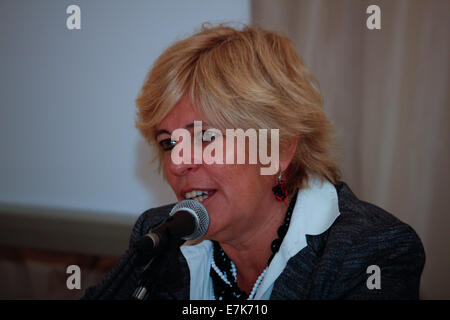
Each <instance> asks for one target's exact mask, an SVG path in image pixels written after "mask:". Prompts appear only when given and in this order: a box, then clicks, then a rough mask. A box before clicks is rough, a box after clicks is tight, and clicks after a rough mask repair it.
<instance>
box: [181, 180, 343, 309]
mask: <svg viewBox="0 0 450 320" xmlns="http://www.w3.org/2000/svg"><path fill="white" fill-rule="evenodd" d="M339 214H340V213H339V205H338V197H337V192H336V189H335V187H334V186H333V185H332V184H331V183H330V182H328V181H327V180H325V181H324V182H323V183H321V181H320V178H319V177H318V176H315V175H309V188H307V189H303V190H300V191H299V192H298V195H297V202H296V204H295V207H294V211H293V212H292V217H291V223H290V225H289V229H288V232H287V233H286V236H285V237H284V239H283V242H282V243H281V246H280V250H279V251H278V252H277V253H276V254H275V256H274V257H273V259H272V261H271V262H270V265H269V267H268V269H267V272H266V275H265V276H264V279H263V280H262V282H261V284H260V285H259V287H258V289H257V291H256V294H255V300H268V299H269V298H270V295H271V294H272V289H273V285H274V283H275V280H276V279H277V278H278V276H279V275H280V274H281V272H282V271H283V270H284V268H285V267H286V264H287V262H288V260H289V259H290V258H291V257H293V256H295V255H296V254H297V253H298V252H299V251H300V250H302V249H303V248H304V247H306V245H307V244H306V235H318V234H321V233H323V232H325V231H326V230H327V229H328V228H329V227H330V226H331V225H332V224H333V222H334V221H335V220H336V218H337V217H338V216H339ZM181 252H182V253H183V255H184V257H185V258H186V261H187V263H188V266H189V272H190V299H191V300H212V299H214V290H213V284H212V279H211V276H210V270H211V262H212V258H213V245H212V242H211V241H209V240H204V241H202V242H201V243H199V244H196V245H183V246H181Z"/></svg>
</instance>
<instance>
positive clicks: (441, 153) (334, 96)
mask: <svg viewBox="0 0 450 320" xmlns="http://www.w3.org/2000/svg"><path fill="white" fill-rule="evenodd" d="M373 4H375V5H377V6H379V8H380V11H381V29H379V30H377V29H375V30H370V29H368V28H367V26H366V21H367V19H368V18H369V16H370V14H368V13H366V9H367V7H368V6H369V5H373ZM70 5H78V6H79V8H80V10H81V11H80V18H81V29H79V30H77V29H74V30H70V29H68V28H67V25H66V21H67V19H68V18H69V17H70V16H71V14H70V13H66V9H67V8H68V7H69V6H70ZM207 21H209V22H212V23H220V22H232V23H245V24H257V25H259V26H262V27H264V28H269V29H275V30H279V31H281V32H283V33H284V34H286V35H288V36H289V37H290V38H291V39H292V40H293V41H294V42H295V43H296V45H297V48H298V50H299V53H300V55H301V57H302V58H303V60H304V62H305V64H306V66H307V67H308V68H310V69H311V71H312V72H313V73H314V74H315V75H316V77H317V78H318V80H319V83H320V85H321V89H322V92H323V96H324V100H325V104H324V108H325V111H326V113H327V115H328V116H329V118H330V119H331V121H332V122H333V123H334V125H335V128H336V131H337V134H338V136H337V139H338V145H339V146H340V164H341V168H342V171H343V180H344V181H345V182H346V183H347V184H348V185H349V186H350V188H351V189H352V190H353V191H354V193H355V194H356V195H357V196H358V197H359V198H360V199H362V200H365V201H368V202H371V203H374V204H376V205H378V206H380V207H382V208H384V209H386V210H387V211H389V212H391V213H392V214H394V215H395V216H397V217H398V218H400V219H401V220H402V221H404V222H406V223H408V224H409V225H411V226H412V227H413V228H414V229H415V230H416V232H417V233H418V235H419V236H420V238H421V239H422V242H423V244H424V247H425V252H426V264H425V270H424V273H423V275H422V282H421V291H420V295H421V298H422V299H450V272H449V270H450V252H449V245H450V232H449V231H450V230H449V229H450V228H449V226H450V215H449V209H448V208H449V207H450V201H449V195H448V191H445V190H448V189H447V186H446V184H447V183H448V182H449V178H450V173H449V146H450V137H449V119H450V115H449V109H450V108H449V43H450V42H449V40H450V37H449V31H450V25H449V21H450V2H449V1H446V0H442V1H440V0H433V1H421V0H409V1H407V0H396V1H379V0H373V1H363V0H339V1H338V0H336V1H321V0H298V1H296V0H292V1H288V0H283V1H271V0H253V1H252V0H233V1H206V0H202V1H200V0H194V1H182V0H170V1H144V0H133V1H125V0H121V1H119V0H96V1H88V0H78V1H77V0H72V1H70V0H69V1H61V0H39V1H24V0H0V299H77V298H79V297H81V296H82V294H83V292H84V290H85V289H86V288H87V287H88V286H90V285H93V284H95V283H97V282H98V281H99V280H100V279H101V278H102V277H103V276H104V275H105V273H106V272H107V271H108V270H109V269H110V268H111V267H112V266H113V265H114V264H115V263H116V262H117V261H118V258H119V257H120V255H121V254H122V253H123V252H124V251H125V250H126V248H127V246H128V240H129V236H130V232H131V228H132V226H133V224H134V222H135V221H136V219H137V217H138V216H139V215H140V214H141V213H142V212H144V211H145V210H146V209H148V208H151V207H156V206H160V205H163V204H167V203H171V202H175V201H176V198H175V197H174V196H173V195H172V192H171V190H170V188H169V187H168V186H167V185H166V184H165V183H164V181H163V179H162V177H161V176H160V175H159V174H158V173H157V171H156V165H155V164H153V163H151V160H152V158H153V152H152V150H151V149H150V148H149V147H148V146H147V144H146V143H145V142H144V140H143V139H142V138H141V137H140V136H139V135H138V131H137V130H136V129H135V127H134V119H135V111H136V109H135V104H134V100H135V98H136V96H137V93H138V91H139V89H140V87H141V85H142V84H143V81H144V78H145V76H146V74H147V72H148V70H149V68H150V67H151V65H152V63H153V61H154V60H155V59H156V57H157V56H158V55H159V54H160V53H162V51H163V50H164V49H165V48H166V47H167V46H168V45H169V44H171V43H172V42H173V41H176V40H178V39H181V38H184V37H186V36H188V35H190V34H192V33H193V32H194V31H196V30H198V29H199V28H200V26H201V24H202V23H203V22H207ZM73 264H75V265H78V266H79V267H80V269H81V289H79V290H78V289H74V290H69V289H68V288H67V286H66V279H67V277H68V276H69V274H67V273H66V268H67V267H68V266H69V265H73Z"/></svg>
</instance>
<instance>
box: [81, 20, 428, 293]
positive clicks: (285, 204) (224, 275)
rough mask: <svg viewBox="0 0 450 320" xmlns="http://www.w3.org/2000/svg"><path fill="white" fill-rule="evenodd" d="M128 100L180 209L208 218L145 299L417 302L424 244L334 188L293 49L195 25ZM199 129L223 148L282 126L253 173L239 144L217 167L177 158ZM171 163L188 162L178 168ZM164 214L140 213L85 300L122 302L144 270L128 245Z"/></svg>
mask: <svg viewBox="0 0 450 320" xmlns="http://www.w3.org/2000/svg"><path fill="white" fill-rule="evenodd" d="M136 101H137V106H138V118H137V127H138V129H139V130H140V132H141V133H142V135H143V136H144V137H145V138H146V140H147V141H148V142H149V143H150V144H153V145H154V146H155V147H156V150H158V155H159V157H158V159H159V160H160V168H162V169H163V172H164V177H165V179H166V180H167V182H168V183H169V184H170V186H171V188H172V189H173V191H174V192H175V194H176V196H177V199H178V200H179V201H181V200H185V199H189V198H193V199H195V200H197V201H200V202H202V204H203V205H204V206H205V208H206V209H207V211H208V213H209V216H210V225H209V228H208V230H207V232H206V234H205V235H204V237H203V238H202V239H201V240H202V241H198V242H196V243H189V244H185V245H183V246H182V247H181V248H180V249H178V248H177V247H175V248H172V249H171V250H167V253H165V254H163V256H162V257H161V258H160V261H159V262H158V264H156V265H153V266H152V268H153V269H152V271H151V272H152V273H153V284H152V287H153V291H152V293H151V294H150V295H149V296H148V298H153V299H165V298H177V299H371V298H382V299H387V298H392V299H414V298H418V291H419V281H420V276H421V273H422V269H423V266H424V259H425V258H424V251H423V247H422V244H421V242H420V239H419V238H418V236H417V235H416V233H415V232H414V230H413V229H411V228H410V227H409V226H407V225H406V224H404V223H402V222H400V221H399V220H398V219H396V218H395V217H394V216H392V215H391V214H389V213H387V212H385V211H383V210H382V209H380V208H378V207H376V206H374V205H372V204H369V203H366V202H362V201H360V200H358V199H357V198H356V197H355V195H354V194H353V193H352V192H351V190H350V189H349V187H348V186H347V185H346V184H345V183H343V182H340V173H339V169H338V166H337V164H336V160H335V158H334V157H333V155H332V151H331V150H332V142H333V139H332V127H331V125H330V123H329V121H328V120H327V118H326V116H325V114H324V112H323V110H322V99H321V93H320V91H319V89H318V85H317V84H316V82H315V80H314V77H313V76H312V75H311V74H310V73H309V71H308V70H307V69H306V67H305V66H304V65H303V63H302V61H301V59H300V58H299V56H298V55H297V53H296V52H295V49H294V45H293V44H292V42H291V41H290V40H289V39H287V38H286V37H284V36H282V35H279V34H277V33H275V32H271V31H267V30H262V29H259V28H253V27H244V28H243V29H242V30H238V29H235V28H232V27H228V26H224V25H220V26H217V27H212V26H209V25H204V26H203V28H202V30H201V31H200V32H198V33H196V34H194V35H192V36H191V37H189V38H187V39H185V40H182V41H178V42H176V43H175V44H173V45H172V46H171V47H169V48H168V49H167V50H166V51H165V52H164V53H163V54H162V55H161V56H160V57H159V58H158V59H157V61H156V62H155V64H154V65H153V67H152V69H151V71H150V72H149V75H148V77H147V79H146V81H145V83H144V85H143V87H142V90H141V92H140V95H139V97H138V98H137V100H136ZM199 123H200V124H201V127H200V134H203V136H201V137H200V141H201V142H200V143H201V147H203V148H208V146H211V144H213V143H214V142H215V141H216V139H222V138H227V137H229V134H228V132H230V131H227V129H228V130H230V129H237V128H240V129H243V131H244V132H247V133H250V132H251V131H249V130H255V131H258V130H263V129H267V130H273V129H278V131H276V132H278V133H279V136H277V135H275V136H272V135H270V137H269V135H266V137H267V139H268V140H267V144H268V145H269V146H270V147H271V149H270V150H271V156H272V157H274V156H276V157H274V158H272V159H275V160H274V161H275V164H274V168H276V171H274V172H272V173H271V174H262V171H261V169H262V168H264V167H267V161H266V162H265V163H262V162H261V161H260V162H259V163H254V161H253V162H252V161H250V160H251V158H252V157H254V156H255V149H252V148H250V147H249V148H246V149H245V161H243V162H244V163H242V161H241V162H240V163H239V162H238V161H237V157H238V156H237V154H238V152H239V151H242V150H241V149H242V145H241V147H239V145H238V147H236V145H233V146H232V147H231V148H229V146H227V148H225V145H224V144H218V145H215V148H213V149H214V150H213V151H211V149H210V150H209V151H211V152H210V156H211V157H215V160H222V158H223V161H216V162H213V163H211V161H210V162H208V163H207V161H205V159H199V158H198V156H199V153H195V152H192V153H190V154H188V151H190V150H189V149H177V148H178V147H177V146H180V143H182V142H183V141H184V143H188V142H190V141H189V137H188V136H183V138H182V139H176V138H174V132H175V130H178V129H180V128H182V129H184V130H186V131H187V132H188V133H190V134H191V136H192V134H193V133H196V134H198V132H199V131H198V130H197V131H196V132H194V131H195V126H197V127H198V125H199ZM197 129H198V128H197ZM211 132H212V134H211ZM206 133H210V136H209V137H207V138H205V136H206ZM263 137H264V136H263ZM197 138H198V137H197ZM247 138H248V146H250V142H251V137H250V135H249V136H248V137H247ZM192 139H193V141H194V140H195V139H196V137H195V135H194V137H193V138H192ZM233 139H234V138H233ZM253 142H254V140H253ZM261 142H264V139H261V136H260V139H258V143H261ZM193 144H194V145H195V142H193ZM187 146H188V147H189V146H192V144H189V143H188V144H187ZM273 146H277V147H278V146H279V148H272V147H273ZM222 147H223V149H224V150H223V153H221V152H222V149H221V148H222ZM257 147H258V148H261V144H259V145H258V146H257ZM266 147H267V146H266ZM240 148H241V149H240ZM175 150H176V152H175ZM180 150H182V152H180ZM258 151H259V153H258V155H259V156H261V152H260V150H258ZM266 151H267V149H266ZM185 152H186V153H185ZM274 153H277V154H274ZM177 154H178V155H180V156H182V157H184V158H183V159H184V160H185V161H184V162H181V163H180V162H176V161H174V156H176V155H177ZM181 154H182V155H181ZM204 155H205V153H203V154H200V157H202V156H203V157H204ZM196 157H197V158H196ZM189 160H190V161H189ZM230 160H231V161H230ZM233 160H234V161H233ZM241 160H242V159H241ZM172 207H173V204H172V205H168V206H164V207H160V208H154V209H150V210H148V211H146V212H145V213H144V214H143V215H141V217H140V218H139V219H138V221H137V223H136V225H135V227H134V230H133V233H132V236H131V242H130V250H129V251H128V252H127V253H125V254H124V256H123V257H122V259H121V261H120V262H119V263H118V265H117V266H116V267H115V268H114V269H113V270H112V271H111V273H110V274H109V275H108V276H107V277H106V278H105V279H104V280H103V281H102V282H101V283H100V284H99V285H97V286H95V287H92V288H90V289H88V291H87V293H86V296H85V298H91V299H127V298H130V297H131V296H132V294H133V292H134V290H135V289H136V287H137V286H138V285H139V281H140V279H142V277H143V273H142V272H143V270H144V266H143V265H142V263H141V264H139V263H136V262H134V260H133V259H132V258H131V251H132V250H131V248H133V244H134V243H135V242H136V240H137V239H139V238H140V237H141V236H143V235H144V234H145V233H147V232H148V230H149V229H151V227H152V226H153V225H154V224H155V223H156V222H158V221H160V219H161V218H163V217H167V215H168V214H169V212H170V209H171V208H172Z"/></svg>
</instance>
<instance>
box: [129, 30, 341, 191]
mask: <svg viewBox="0 0 450 320" xmlns="http://www.w3.org/2000/svg"><path fill="white" fill-rule="evenodd" d="M185 95H187V96H188V97H189V98H190V99H191V102H192V104H193V106H194V108H198V109H197V110H200V111H202V112H204V114H205V115H207V116H208V120H210V123H211V124H212V125H213V127H214V128H217V129H220V130H224V129H226V128H242V129H244V130H246V129H249V128H254V129H272V128H278V129H279V130H280V131H279V134H280V148H281V149H283V145H285V143H286V141H289V140H290V139H291V138H298V139H299V140H298V141H299V142H298V145H297V149H296V152H295V154H294V157H293V159H292V161H291V163H290V165H289V167H288V168H287V169H286V170H285V172H284V173H283V175H284V179H285V180H286V183H287V185H288V186H289V190H293V189H294V188H296V187H298V188H304V187H306V186H307V185H308V173H316V174H318V175H319V176H320V177H321V178H322V179H327V180H329V181H330V182H332V183H333V184H336V183H337V181H338V180H339V179H340V170H339V168H338V165H337V161H336V158H335V156H333V152H332V147H333V141H334V138H333V128H332V125H331V124H330V122H329V121H328V119H327V117H326V115H325V113H324V111H323V108H322V96H321V93H320V90H319V86H318V84H317V81H316V80H315V78H314V77H313V75H312V74H311V73H310V72H309V71H308V69H307V68H306V67H305V65H304V64H303V62H302V60H301V59H300V57H299V55H298V54H297V52H296V50H295V46H294V44H293V43H292V41H291V40H289V39H288V38H287V37H285V36H283V35H281V34H279V33H278V32H274V31H269V30H264V29H261V28H258V27H250V26H243V27H242V28H240V29H237V28H234V27H231V26H228V25H224V24H221V25H218V26H212V25H211V24H203V25H202V28H201V30H200V31H199V32H197V33H195V34H193V35H192V36H190V37H188V38H186V39H184V40H181V41H178V42H175V43H174V44H172V45H171V46H170V47H169V48H167V49H166V50H165V51H164V52H163V54H161V56H159V58H158V59H157V60H156V61H155V63H154V65H153V66H152V68H151V70H150V72H149V73H148V75H147V78H146V80H145V83H144V85H143V87H142V89H141V91H140V93H139V95H138V97H137V99H136V104H137V107H138V111H137V120H136V127H137V128H138V129H139V130H140V132H141V134H142V135H143V137H144V138H145V139H146V140H147V141H148V142H149V143H150V144H155V142H156V141H155V138H156V137H155V128H156V126H157V125H158V124H159V123H160V122H161V121H162V120H163V119H164V118H165V117H166V115H167V114H168V113H169V111H170V110H171V109H172V108H173V107H174V106H175V105H176V103H177V102H178V101H179V100H180V99H181V98H182V97H183V96H185ZM157 149H158V150H159V154H158V156H157V159H159V160H161V159H162V151H161V148H157ZM159 164H160V166H159V168H161V161H160V162H159Z"/></svg>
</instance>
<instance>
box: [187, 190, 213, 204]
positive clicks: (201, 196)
mask: <svg viewBox="0 0 450 320" xmlns="http://www.w3.org/2000/svg"><path fill="white" fill-rule="evenodd" d="M184 197H185V198H186V199H193V200H197V201H199V202H202V201H203V200H205V199H206V198H208V191H202V190H193V191H191V192H186V193H185V194H184Z"/></svg>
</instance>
